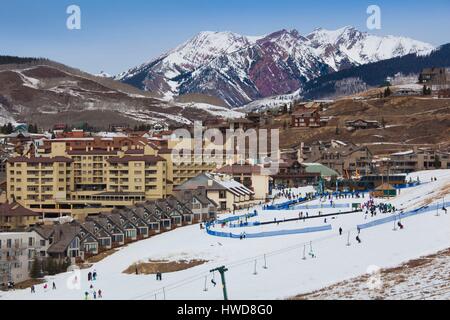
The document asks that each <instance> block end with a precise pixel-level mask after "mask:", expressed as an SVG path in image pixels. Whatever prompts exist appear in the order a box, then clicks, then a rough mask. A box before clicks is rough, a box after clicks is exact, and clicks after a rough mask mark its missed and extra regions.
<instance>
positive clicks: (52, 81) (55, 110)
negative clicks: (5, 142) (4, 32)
mask: <svg viewBox="0 0 450 320" xmlns="http://www.w3.org/2000/svg"><path fill="white" fill-rule="evenodd" d="M0 84H1V85H0V123H5V122H12V123H14V122H15V121H18V122H27V123H37V124H38V125H39V126H40V127H43V128H51V127H52V126H53V125H54V124H55V123H67V124H79V123H83V122H88V123H89V124H90V125H92V126H95V127H99V128H104V129H106V128H108V127H109V125H110V124H113V123H128V124H130V125H135V124H136V123H139V122H147V123H161V122H165V123H167V124H174V125H176V124H180V123H181V124H187V123H192V122H193V121H195V120H204V119H206V118H209V117H211V116H220V115H219V114H226V112H225V111H224V110H222V109H225V108H222V109H221V108H220V107H217V108H212V107H211V106H204V107H205V108H202V106H190V105H187V106H182V105H179V104H177V103H175V102H167V101H162V100H160V99H156V98H154V97H152V95H151V94H149V93H148V92H144V91H142V90H138V89H136V88H135V87H132V86H129V85H126V84H124V83H121V82H118V81H115V80H112V79H109V78H107V77H101V76H93V75H90V74H86V73H83V72H81V71H79V70H75V69H72V68H70V67H68V66H64V65H61V64H58V63H56V62H52V61H48V60H43V59H42V60H36V61H33V63H28V62H26V63H23V64H19V65H6V64H4V65H1V68H0ZM226 110H228V109H226ZM228 111H229V112H228V113H227V117H233V115H235V114H237V112H232V111H230V110H228ZM239 115H240V114H239Z"/></svg>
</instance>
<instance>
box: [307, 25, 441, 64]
mask: <svg viewBox="0 0 450 320" xmlns="http://www.w3.org/2000/svg"><path fill="white" fill-rule="evenodd" d="M306 38H307V39H308V40H309V42H308V44H309V45H310V46H311V47H313V48H315V49H316V53H317V54H318V55H319V56H320V57H321V58H322V59H323V60H324V61H325V62H326V63H327V64H328V65H329V66H331V67H332V68H333V69H334V70H335V71H339V70H342V69H346V68H348V67H352V66H355V65H362V64H366V63H371V62H377V61H380V60H386V59H391V58H395V57H400V56H404V55H407V54H410V53H420V52H423V51H429V50H432V49H433V48H434V47H433V46H432V45H431V44H428V43H424V42H421V41H417V40H413V39H410V38H405V37H394V36H385V37H381V36H375V35H371V34H368V33H365V32H361V31H358V30H356V29H355V28H353V27H344V28H341V29H338V30H325V29H322V28H319V29H316V30H314V31H313V32H312V33H310V34H308V35H307V36H306Z"/></svg>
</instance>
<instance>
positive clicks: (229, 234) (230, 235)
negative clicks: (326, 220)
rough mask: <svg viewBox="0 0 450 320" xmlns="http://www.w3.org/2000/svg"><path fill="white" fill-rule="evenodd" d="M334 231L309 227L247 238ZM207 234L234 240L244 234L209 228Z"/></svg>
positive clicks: (252, 235)
mask: <svg viewBox="0 0 450 320" xmlns="http://www.w3.org/2000/svg"><path fill="white" fill-rule="evenodd" d="M329 230H332V227H331V225H324V226H320V227H309V228H303V229H293V230H278V231H267V232H258V233H245V238H266V237H276V236H284V235H292V234H303V233H312V232H321V231H329ZM206 232H207V233H208V234H209V235H211V236H215V237H222V238H232V239H240V238H241V237H242V236H243V235H244V234H243V233H242V234H234V233H232V232H220V231H214V230H211V229H209V228H206Z"/></svg>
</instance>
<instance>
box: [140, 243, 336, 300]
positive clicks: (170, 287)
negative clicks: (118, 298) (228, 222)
mask: <svg viewBox="0 0 450 320" xmlns="http://www.w3.org/2000/svg"><path fill="white" fill-rule="evenodd" d="M337 237H338V236H336V235H330V236H326V237H322V238H319V239H316V240H314V241H306V242H302V243H299V244H297V245H293V246H290V247H286V248H282V249H279V250H274V251H271V252H268V253H265V254H261V255H258V256H253V257H249V258H245V259H241V260H238V261H235V262H232V263H230V264H228V265H227V268H228V269H231V268H236V267H239V266H242V265H246V264H250V263H254V262H255V260H258V259H261V258H264V255H266V257H273V256H276V255H280V254H283V253H286V252H290V251H293V250H297V249H298V248H301V247H303V246H304V245H309V244H310V243H311V242H314V243H318V242H322V241H325V240H329V239H332V238H337ZM208 274H210V272H203V273H200V274H197V275H194V276H192V277H189V278H186V279H183V280H180V281H177V282H175V283H173V284H170V285H167V286H165V287H164V288H160V289H156V290H154V291H152V292H150V293H144V294H142V295H140V296H137V297H135V298H134V299H136V300H138V299H141V298H145V297H147V296H149V295H154V294H155V293H162V292H163V289H164V290H165V292H168V291H171V290H173V289H176V288H179V287H182V286H184V285H187V284H190V283H192V282H195V281H198V280H199V279H204V277H205V275H208Z"/></svg>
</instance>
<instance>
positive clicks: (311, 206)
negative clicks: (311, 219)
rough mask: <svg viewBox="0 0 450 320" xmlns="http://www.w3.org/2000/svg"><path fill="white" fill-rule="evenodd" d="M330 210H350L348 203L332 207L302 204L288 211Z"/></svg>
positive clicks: (335, 204) (327, 204)
mask: <svg viewBox="0 0 450 320" xmlns="http://www.w3.org/2000/svg"><path fill="white" fill-rule="evenodd" d="M330 208H350V204H349V203H333V204H332V205H331V204H329V203H322V204H314V205H309V204H303V205H298V206H294V207H292V208H290V210H301V209H303V210H305V209H330Z"/></svg>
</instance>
